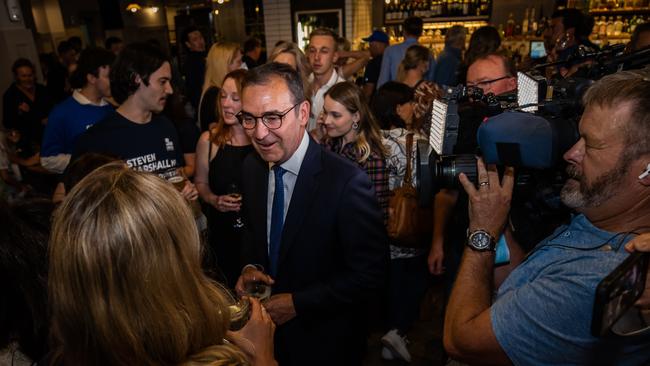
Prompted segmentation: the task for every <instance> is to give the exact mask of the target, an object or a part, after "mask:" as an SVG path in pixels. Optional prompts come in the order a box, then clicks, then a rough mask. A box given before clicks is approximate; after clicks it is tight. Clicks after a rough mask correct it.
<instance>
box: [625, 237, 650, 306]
mask: <svg viewBox="0 0 650 366" xmlns="http://www.w3.org/2000/svg"><path fill="white" fill-rule="evenodd" d="M625 249H626V250H627V251H628V252H630V253H632V252H650V233H646V234H641V235H639V236H637V237H636V238H634V239H632V240H630V242H628V243H627V244H625ZM648 255H650V254H648ZM646 278H648V279H646V281H645V290H644V291H643V294H641V297H640V298H639V300H637V302H636V303H635V304H634V305H636V306H637V307H639V308H641V310H650V280H649V279H650V266H648V274H647V277H646Z"/></svg>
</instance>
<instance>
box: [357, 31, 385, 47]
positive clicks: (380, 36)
mask: <svg viewBox="0 0 650 366" xmlns="http://www.w3.org/2000/svg"><path fill="white" fill-rule="evenodd" d="M363 40H364V41H366V42H373V41H377V42H383V43H386V44H387V43H389V42H388V34H386V33H384V32H382V31H379V30H376V31H372V34H371V35H370V36H369V37H366V38H363Z"/></svg>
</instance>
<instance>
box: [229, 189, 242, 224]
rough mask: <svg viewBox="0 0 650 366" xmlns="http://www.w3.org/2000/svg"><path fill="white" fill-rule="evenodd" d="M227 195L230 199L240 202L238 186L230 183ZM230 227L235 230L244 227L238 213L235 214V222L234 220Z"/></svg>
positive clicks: (240, 196)
mask: <svg viewBox="0 0 650 366" xmlns="http://www.w3.org/2000/svg"><path fill="white" fill-rule="evenodd" d="M227 194H228V195H229V196H230V197H231V198H233V199H235V200H238V201H239V202H241V199H242V195H241V190H240V189H239V186H238V185H237V183H230V184H229V185H228V191H227ZM232 227H233V228H235V229H241V228H243V227H244V221H243V220H242V218H241V215H240V214H239V212H236V213H235V220H234V222H233V224H232Z"/></svg>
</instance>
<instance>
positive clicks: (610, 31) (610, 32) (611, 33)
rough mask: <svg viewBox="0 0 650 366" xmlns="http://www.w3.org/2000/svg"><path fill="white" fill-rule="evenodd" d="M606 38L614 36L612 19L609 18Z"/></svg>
mask: <svg viewBox="0 0 650 366" xmlns="http://www.w3.org/2000/svg"><path fill="white" fill-rule="evenodd" d="M606 33H607V37H611V36H612V35H613V34H614V18H613V17H609V19H607V28H606Z"/></svg>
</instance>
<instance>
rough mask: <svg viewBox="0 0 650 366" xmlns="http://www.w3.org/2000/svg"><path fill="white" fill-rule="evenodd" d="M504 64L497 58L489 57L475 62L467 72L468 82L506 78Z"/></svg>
mask: <svg viewBox="0 0 650 366" xmlns="http://www.w3.org/2000/svg"><path fill="white" fill-rule="evenodd" d="M503 74H505V70H504V67H503V63H502V62H501V60H499V59H498V58H496V57H489V58H486V59H481V60H477V61H475V62H474V63H473V64H471V65H470V66H469V69H468V70H467V80H468V81H477V80H489V79H494V78H499V77H502V76H504V75H503Z"/></svg>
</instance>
